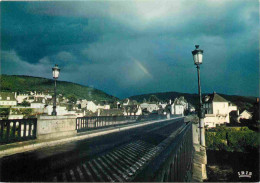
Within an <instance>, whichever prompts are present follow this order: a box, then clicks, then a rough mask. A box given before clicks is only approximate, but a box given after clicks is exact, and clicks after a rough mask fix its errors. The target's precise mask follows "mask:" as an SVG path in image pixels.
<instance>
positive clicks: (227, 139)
mask: <svg viewBox="0 0 260 183" xmlns="http://www.w3.org/2000/svg"><path fill="white" fill-rule="evenodd" d="M206 145H207V148H208V149H211V150H227V151H238V152H247V151H251V150H256V149H258V147H259V138H258V132H255V131H252V130H250V129H249V128H248V127H241V128H238V127H234V128H226V127H218V128H215V129H212V130H211V131H206Z"/></svg>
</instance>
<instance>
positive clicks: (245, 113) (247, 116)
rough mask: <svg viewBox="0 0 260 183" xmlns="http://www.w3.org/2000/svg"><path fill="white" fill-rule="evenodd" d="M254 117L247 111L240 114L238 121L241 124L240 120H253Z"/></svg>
mask: <svg viewBox="0 0 260 183" xmlns="http://www.w3.org/2000/svg"><path fill="white" fill-rule="evenodd" d="M252 117H253V115H252V114H251V113H250V112H248V111H247V110H244V111H243V112H242V113H241V114H239V116H238V118H237V121H238V122H240V119H252Z"/></svg>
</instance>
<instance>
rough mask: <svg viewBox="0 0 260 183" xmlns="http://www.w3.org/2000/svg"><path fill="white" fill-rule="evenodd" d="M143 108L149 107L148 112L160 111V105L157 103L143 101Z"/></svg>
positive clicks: (141, 105)
mask: <svg viewBox="0 0 260 183" xmlns="http://www.w3.org/2000/svg"><path fill="white" fill-rule="evenodd" d="M140 107H141V109H142V110H143V109H147V111H148V112H150V113H151V112H153V111H158V110H159V106H158V105H157V104H149V103H142V104H140Z"/></svg>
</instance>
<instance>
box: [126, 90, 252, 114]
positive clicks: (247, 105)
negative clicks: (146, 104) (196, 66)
mask: <svg viewBox="0 0 260 183" xmlns="http://www.w3.org/2000/svg"><path fill="white" fill-rule="evenodd" d="M218 94H219V93H218ZM151 95H155V96H156V97H157V98H158V99H159V100H161V101H169V100H170V99H171V100H174V99H175V98H176V97H180V96H184V98H185V99H186V100H187V101H188V102H189V103H191V104H192V105H194V106H195V107H196V106H198V103H199V101H198V94H190V93H180V92H162V93H150V94H143V95H135V96H131V97H129V99H130V100H136V101H138V102H143V100H144V99H146V100H147V101H148V99H149V97H150V96H151ZM205 95H207V94H203V96H205ZM219 95H221V96H222V97H223V98H225V99H226V100H228V101H230V102H232V103H234V104H235V105H237V106H238V108H239V110H240V111H242V110H244V109H246V110H248V111H252V108H253V104H254V103H255V101H256V97H244V96H236V95H226V94H219Z"/></svg>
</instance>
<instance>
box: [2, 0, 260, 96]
mask: <svg viewBox="0 0 260 183" xmlns="http://www.w3.org/2000/svg"><path fill="white" fill-rule="evenodd" d="M257 7H258V1H256V0H255V1H254V0H250V1H232V0H227V1H217V0H211V1H207V0H204V1H199V3H198V1H187V0H182V1H163V2H161V1H160V2H159V1H149V2H147V1H124V2H114V1H108V2H99V1H88V2H57V1H56V2H2V3H1V34H2V35H1V39H2V48H1V50H2V54H1V65H2V73H7V74H28V75H32V74H34V75H36V76H42V77H50V74H51V73H49V70H50V68H51V67H52V66H53V65H54V63H57V64H59V65H60V67H61V69H62V74H61V79H63V80H69V81H73V82H77V83H81V84H85V85H91V86H94V87H96V88H99V89H102V90H104V91H106V92H108V93H110V94H113V95H116V96H119V97H126V96H129V95H135V94H140V93H149V92H163V91H180V92H196V91H197V82H196V70H195V68H194V65H193V63H192V56H191V50H193V49H194V45H195V44H200V45H201V48H202V49H204V63H203V65H202V88H203V91H204V92H212V91H217V92H220V93H227V94H240V95H254V96H256V95H258V91H259V90H258V86H259V83H258V80H259V75H258V71H259V64H258V31H257V30H258V27H257V26H258V17H259V13H258V8H257ZM19 68H23V70H22V71H21V69H19ZM238 78H239V79H238ZM244 88H247V89H246V90H245V89H244Z"/></svg>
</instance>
